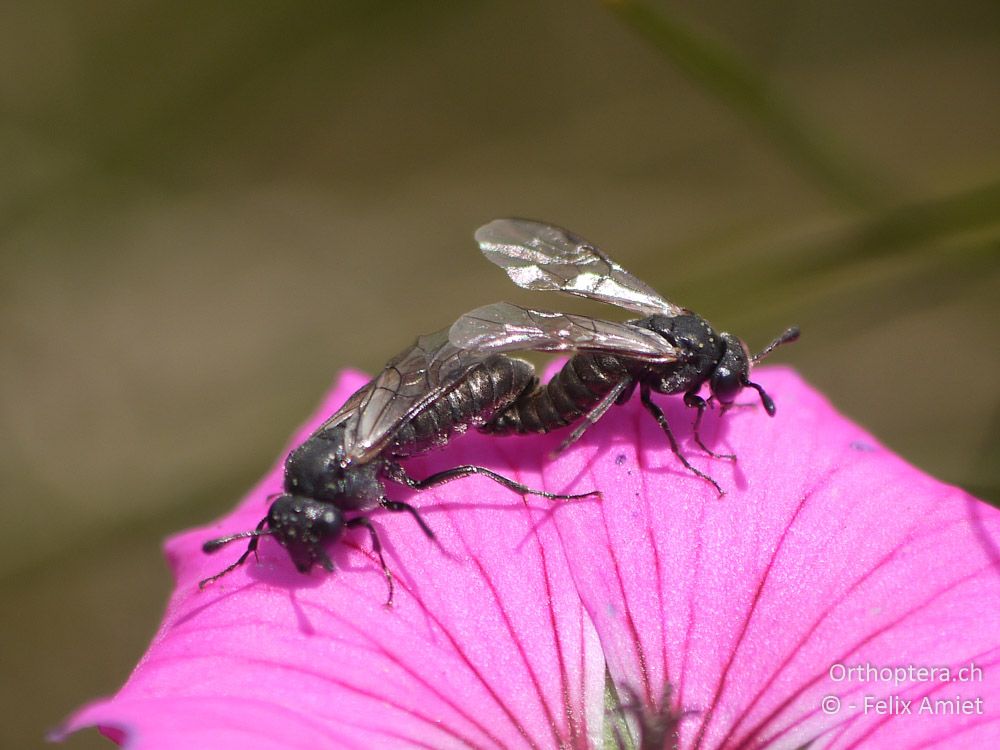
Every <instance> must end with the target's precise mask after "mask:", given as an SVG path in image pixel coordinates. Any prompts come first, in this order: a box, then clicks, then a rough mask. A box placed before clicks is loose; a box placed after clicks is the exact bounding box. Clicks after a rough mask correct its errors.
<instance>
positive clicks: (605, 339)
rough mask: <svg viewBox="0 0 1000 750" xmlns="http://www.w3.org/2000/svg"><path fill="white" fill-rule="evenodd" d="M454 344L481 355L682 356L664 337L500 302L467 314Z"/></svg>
mask: <svg viewBox="0 0 1000 750" xmlns="http://www.w3.org/2000/svg"><path fill="white" fill-rule="evenodd" d="M448 335H449V338H450V339H451V342H452V344H454V345H455V346H458V347H461V348H463V349H476V350H478V351H481V352H507V351H514V350H525V349H532V350H535V351H543V352H558V351H566V350H576V351H595V352H607V353H609V354H621V355H624V356H628V357H639V358H641V359H645V360H648V361H650V362H656V363H665V362H676V361H677V358H678V356H679V352H678V350H677V349H676V348H675V347H674V346H672V345H671V344H670V342H668V341H667V340H666V339H664V338H663V337H662V336H659V335H657V334H655V333H653V332H652V331H648V330H646V329H645V328H639V327H637V326H634V325H631V324H629V323H613V322H611V321H610V320H599V319H597V318H589V317H587V316H585V315H568V314H565V313H557V312H548V311H545V310H529V309H527V308H524V307H518V306H517V305H512V304H510V303H509V302H496V303H494V304H492V305H486V306H484V307H479V308H476V309H475V310H472V311H471V312H467V313H466V314H465V315H463V316H462V317H461V318H459V319H458V320H457V321H455V323H454V325H452V327H451V331H450V332H449V334H448Z"/></svg>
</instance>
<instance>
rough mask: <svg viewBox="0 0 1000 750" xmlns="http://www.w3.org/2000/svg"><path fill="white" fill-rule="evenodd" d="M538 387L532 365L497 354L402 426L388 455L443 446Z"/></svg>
mask: <svg viewBox="0 0 1000 750" xmlns="http://www.w3.org/2000/svg"><path fill="white" fill-rule="evenodd" d="M537 384H538V378H536V377H535V368H534V367H532V366H531V364H530V363H529V362H525V361H524V360H520V359H513V358H511V357H507V356H504V355H502V354H497V355H494V356H492V357H489V358H488V359H486V360H484V361H483V362H482V364H480V365H477V366H476V367H474V368H473V369H472V370H470V371H469V372H468V373H467V374H466V376H465V377H464V378H463V379H462V381H461V382H460V383H459V385H458V386H457V387H456V388H454V389H453V390H451V391H449V392H448V393H447V394H445V395H444V396H442V397H440V398H439V399H437V400H436V401H435V402H434V403H432V404H431V405H430V406H429V407H427V408H426V409H425V410H424V411H422V412H420V413H419V414H417V415H416V416H415V417H413V419H411V420H410V421H409V422H407V423H406V424H405V425H403V427H402V428H400V430H399V432H398V433H396V436H395V438H394V439H393V443H392V446H391V447H390V448H389V451H388V452H389V453H390V454H392V455H394V456H400V457H405V456H413V455H416V454H418V453H423V452H424V451H427V450H430V449H431V448H436V447H438V446H441V445H444V444H445V443H447V442H448V440H450V439H451V437H452V436H453V435H455V433H462V432H465V431H466V430H467V429H468V428H469V426H470V425H471V426H477V427H478V426H481V425H484V424H486V423H487V422H489V421H490V420H492V419H494V418H495V417H496V415H497V414H498V413H499V412H501V411H503V410H504V409H506V408H507V407H509V406H510V405H511V404H512V403H514V401H515V400H516V399H517V398H518V396H520V395H522V394H523V393H526V392H529V391H531V390H532V388H534V387H535V386H536V385H537Z"/></svg>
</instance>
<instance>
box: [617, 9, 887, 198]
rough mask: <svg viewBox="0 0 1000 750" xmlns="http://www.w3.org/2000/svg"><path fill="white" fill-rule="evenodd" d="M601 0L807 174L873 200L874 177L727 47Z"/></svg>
mask: <svg viewBox="0 0 1000 750" xmlns="http://www.w3.org/2000/svg"><path fill="white" fill-rule="evenodd" d="M604 3H605V4H606V5H607V6H608V7H609V8H610V9H611V10H612V11H613V12H615V13H616V14H617V15H618V16H619V18H621V19H622V20H623V21H625V22H626V23H627V24H628V25H629V26H631V27H632V28H633V29H634V30H635V31H637V32H639V34H641V35H642V36H643V37H645V38H646V40H647V41H649V42H651V43H652V44H653V46H654V47H656V49H657V50H659V51H660V52H661V53H662V54H663V55H664V56H665V57H666V58H667V59H669V60H670V61H671V62H672V63H673V64H674V65H676V66H677V67H678V68H679V69H680V70H681V72H683V73H684V74H685V75H687V76H688V77H689V78H690V79H692V80H693V81H694V82H695V83H697V84H699V85H700V86H702V87H703V88H705V89H706V90H707V91H710V92H712V93H713V94H715V96H716V97H717V98H718V99H720V100H721V101H722V102H723V103H725V104H726V105H728V106H729V107H730V108H731V109H733V110H734V111H735V112H736V113H737V114H739V115H740V116H741V117H743V118H744V119H745V120H747V121H749V122H750V123H752V124H753V125H754V126H755V127H757V129H758V130H760V131H762V132H763V133H764V134H765V135H766V136H767V137H769V138H770V140H771V141H772V142H773V143H774V145H775V146H777V147H778V149H779V150H780V151H781V152H782V153H784V155H785V156H786V158H787V159H788V161H789V162H790V163H792V164H793V165H794V166H795V167H797V168H798V169H799V171H800V172H802V173H803V174H804V175H805V176H807V177H809V178H811V179H812V180H814V181H815V182H816V183H817V184H819V185H821V186H822V187H823V188H824V189H825V190H826V191H827V192H828V193H829V194H830V195H831V196H832V197H833V198H835V199H836V200H838V201H839V202H840V203H842V204H844V205H846V206H848V207H850V208H864V207H868V206H870V205H871V204H873V203H875V202H877V198H878V193H880V192H881V191H880V190H879V189H877V187H876V186H877V185H878V184H879V183H878V181H877V180H875V179H872V178H871V177H869V176H867V175H865V174H864V170H862V169H860V168H858V167H857V166H856V160H854V159H851V158H848V157H847V156H846V155H845V154H844V153H842V150H841V149H840V148H839V147H838V146H836V145H835V144H834V139H833V138H832V137H831V136H830V135H829V134H826V133H823V132H821V131H820V130H819V129H818V128H817V127H816V126H815V125H813V124H811V123H807V122H806V121H805V119H804V118H803V117H802V116H801V114H799V113H798V112H797V111H796V110H795V109H794V108H793V107H792V106H791V105H790V104H789V103H788V102H787V101H786V100H785V99H784V97H783V96H782V95H781V93H780V92H779V91H778V90H777V89H776V88H775V87H774V86H772V85H771V84H770V83H768V81H766V80H765V79H764V78H763V77H762V76H760V75H758V74H757V73H756V72H755V71H754V70H753V69H752V68H751V67H750V66H749V65H747V64H746V63H745V62H744V61H743V60H740V59H739V58H738V56H737V55H736V54H735V53H734V52H732V51H731V50H729V49H727V48H725V47H724V46H723V45H721V44H719V43H718V42H716V41H714V40H711V39H708V38H706V37H705V36H703V35H699V34H697V33H695V32H694V31H693V30H692V29H690V28H688V27H687V26H685V25H684V24H683V23H681V22H680V21H678V20H677V19H676V18H673V17H671V16H669V15H667V14H665V13H662V12H660V11H657V10H654V9H652V8H650V7H648V6H647V5H646V4H644V3H642V2H638V1H637V0H604Z"/></svg>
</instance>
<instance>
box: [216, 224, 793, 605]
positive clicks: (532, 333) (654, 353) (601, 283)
mask: <svg viewBox="0 0 1000 750" xmlns="http://www.w3.org/2000/svg"><path fill="white" fill-rule="evenodd" d="M476 241H477V242H478V243H479V247H480V249H481V250H482V252H483V254H484V255H485V256H486V257H487V258H488V259H489V260H490V261H492V262H493V263H495V264H496V265H498V266H500V267H501V268H503V269H504V270H506V271H507V274H508V275H509V276H510V278H511V279H512V280H513V281H514V283H515V284H517V285H518V286H521V287H524V288H525V289H535V290H544V291H560V292H565V293H568V294H573V295H576V296H580V297H586V298H588V299H593V300H597V301H600V302H606V303H609V304H612V305H615V306H617V307H621V308H624V309H626V310H629V311H632V312H635V313H639V314H641V315H644V316H645V317H643V318H640V319H637V320H631V321H628V322H624V323H616V322H612V321H609V320H602V319H599V318H591V317H587V316H584V315H571V314H565V313H558V312H548V311H545V310H532V309H527V308H523V307H518V306H517V305H512V304H509V303H506V302H498V303H495V304H492V305H486V306H484V307H480V308H478V309H476V310H473V311H471V312H469V313H466V314H465V315H463V316H462V317H460V318H459V319H458V320H457V321H456V322H455V323H454V324H453V325H452V326H451V328H450V329H446V330H443V331H439V332H437V333H433V334H430V335H427V336H421V337H419V338H418V339H417V340H416V342H414V344H413V345H412V346H410V347H409V348H407V349H405V350H404V351H402V352H401V353H400V354H398V355H397V356H396V357H394V358H393V359H392V360H391V361H390V362H389V363H388V364H387V365H386V366H385V368H384V369H383V370H382V372H380V373H379V374H378V375H377V376H376V377H375V378H374V379H373V380H372V381H371V382H369V383H368V384H367V385H365V386H364V387H363V388H361V389H360V390H359V391H357V392H356V393H355V394H354V395H353V396H351V397H350V398H349V399H348V400H347V402H346V403H345V404H344V406H342V407H341V408H340V409H339V410H338V411H337V412H336V413H335V414H334V415H333V416H331V417H330V418H329V419H328V420H327V421H326V422H324V423H323V424H322V425H321V426H320V427H319V428H318V429H317V430H316V431H315V432H314V433H313V434H312V435H310V436H309V437H308V438H307V439H306V440H305V441H304V442H303V443H302V444H301V445H299V446H298V447H297V448H295V449H294V450H293V451H292V452H291V453H290V454H289V456H288V458H287V459H286V461H285V480H284V492H283V493H281V494H279V495H278V496H277V498H276V499H274V501H273V502H272V504H271V506H270V509H269V510H268V513H267V515H266V516H265V517H264V518H263V519H261V521H260V523H259V524H258V525H257V527H256V528H255V529H254V530H252V531H246V532H242V533H239V534H233V535H231V536H225V537H221V538H219V539H214V540H212V541H209V542H206V543H205V545H204V549H205V551H206V552H214V551H215V550H217V549H219V548H220V547H222V546H224V545H226V544H228V543H229V542H232V541H234V540H237V539H246V538H249V539H250V543H249V546H248V547H247V549H246V551H245V552H244V553H243V554H242V555H241V556H240V557H239V559H238V560H237V561H236V562H235V563H233V564H232V565H230V566H229V567H227V568H226V569H225V570H223V571H222V572H221V573H218V574H216V575H214V576H212V577H211V578H207V579H205V580H204V581H202V582H201V585H202V586H204V585H206V584H208V583H211V582H212V581H215V580H217V579H218V578H220V577H221V576H223V575H225V574H226V573H228V572H229V571H231V570H233V569H234V568H236V567H238V566H239V565H241V564H243V563H244V562H245V561H246V559H247V558H248V557H249V555H250V554H251V553H253V552H255V551H256V549H257V544H258V542H259V540H260V537H262V536H272V537H274V538H275V539H276V540H277V541H278V543H279V544H281V545H282V546H283V547H284V548H285V549H286V550H287V551H288V554H289V556H290V557H291V559H292V562H293V563H294V564H295V566H296V568H298V570H299V571H301V572H303V573H305V572H308V571H309V570H310V569H311V568H312V566H313V565H314V564H319V565H321V566H323V567H324V568H326V569H327V570H332V569H333V563H332V562H331V561H330V558H329V556H328V555H327V553H326V550H325V546H326V544H327V543H329V542H332V541H334V540H336V539H338V538H339V537H340V535H341V534H342V533H343V531H344V529H345V528H353V527H357V526H361V527H364V528H366V529H367V530H368V532H369V534H370V536H371V542H372V548H373V550H374V552H375V553H376V555H377V556H378V558H379V561H380V563H381V566H382V571H383V573H384V575H385V577H386V581H387V582H388V585H389V601H390V602H391V601H392V591H393V588H392V576H391V574H390V572H389V569H388V567H386V564H385V561H384V559H383V558H382V547H381V543H380V541H379V537H378V533H377V532H376V530H375V527H374V526H373V525H372V524H371V522H370V520H369V519H368V516H367V513H368V511H370V510H373V509H375V508H379V507H381V508H385V509H386V510H389V511H399V512H406V513H409V514H410V515H412V516H413V518H414V519H415V520H416V522H417V523H418V524H419V526H420V528H421V529H422V530H423V532H424V533H425V534H426V535H427V536H428V537H429V538H431V539H433V538H434V534H433V532H432V531H431V529H430V528H429V527H428V526H427V524H426V523H425V522H424V520H423V519H422V518H421V516H420V513H419V512H418V511H417V509H416V508H414V507H413V506H412V505H410V504H408V503H405V502H401V501H397V500H391V499H389V498H388V497H387V496H386V494H385V480H391V481H393V482H396V483H398V484H401V485H403V486H406V487H409V488H411V489H415V490H421V489H426V488H429V487H433V486H435V485H438V484H442V483H444V482H448V481H451V480H453V479H458V478H461V477H465V476H468V475H470V474H479V475H482V476H486V477H488V478H490V479H492V480H493V481H495V482H498V483H499V484H502V485H503V486H505V487H507V488H509V489H511V490H514V491H515V492H519V493H522V494H534V495H541V496H543V497H547V498H551V499H558V500H570V499H577V498H582V497H586V496H589V495H596V494H598V493H597V492H596V491H595V492H588V493H583V494H579V495H566V494H555V493H549V492H542V491H539V490H533V489H530V488H528V487H526V486H524V485H523V484H520V483H518V482H515V481H513V480H511V479H508V478H506V477H503V476H501V475H499V474H496V473H495V472H493V471H490V470H489V469H486V468H484V467H481V466H472V465H468V466H457V467H455V468H452V469H448V470H445V471H441V472H438V473H436V474H433V475H432V476H429V477H427V478H425V479H422V480H416V479H413V478H411V477H410V476H409V475H408V474H407V473H406V471H405V470H404V469H403V466H402V465H401V464H400V459H405V458H408V457H410V456H414V455H417V454H420V453H423V452H425V451H427V450H430V449H432V448H437V447H440V446H443V445H444V444H445V443H447V442H448V440H449V439H450V438H451V437H452V436H454V435H455V434H459V433H462V432H464V431H465V430H467V429H468V428H469V427H475V428H476V429H477V430H479V431H480V432H484V433H488V434H493V435H509V434H512V433H516V434H530V433H541V432H550V431H552V430H556V429H560V428H563V427H570V426H571V425H576V427H575V428H574V429H573V430H572V432H571V433H570V434H569V436H568V437H567V438H566V439H565V440H564V441H563V443H562V444H561V445H560V447H559V449H558V450H560V451H561V450H563V449H565V448H566V447H567V446H569V445H571V444H572V443H573V442H575V441H576V440H578V439H579V438H580V436H581V435H583V433H584V431H585V430H586V429H587V428H588V427H589V426H590V425H592V424H594V423H595V422H596V421H597V420H599V419H600V418H601V417H602V416H603V415H604V414H605V413H606V412H607V411H608V409H609V408H611V406H613V405H614V404H621V403H624V402H625V401H627V400H628V399H629V398H630V397H631V396H632V394H633V393H634V392H635V389H636V388H638V389H639V397H640V400H641V401H642V404H643V406H644V407H645V408H646V410H647V411H649V412H650V414H652V416H653V417H654V418H655V419H656V420H657V422H658V423H659V425H660V426H661V427H662V429H663V431H664V433H665V434H666V437H667V440H668V441H669V443H670V447H671V450H673V452H674V453H675V454H676V455H677V457H678V459H679V460H680V461H681V463H682V464H683V465H684V467H685V468H686V469H687V470H688V471H690V472H692V473H693V474H696V475H697V476H699V477H701V478H702V479H703V480H705V481H706V482H709V483H711V484H712V486H713V487H714V488H715V489H716V490H717V491H718V492H719V494H722V488H721V487H720V486H719V484H718V483H717V482H716V481H715V480H714V479H712V478H711V477H710V476H708V475H707V474H705V473H703V472H701V471H699V470H698V469H696V468H694V467H693V466H691V464H690V463H689V462H688V460H687V459H686V458H685V457H684V454H683V453H681V451H680V449H679V447H678V445H677V440H676V438H675V437H674V435H673V433H672V432H671V430H670V426H669V425H668V424H667V420H666V418H665V417H664V415H663V412H662V410H661V409H660V407H659V406H657V405H656V403H655V402H654V401H653V400H652V398H651V394H652V393H654V392H655V393H663V394H676V393H683V394H684V403H685V404H686V405H687V406H689V407H692V408H694V409H696V410H697V415H696V417H695V420H694V437H695V442H696V443H697V445H698V446H699V447H700V448H701V449H702V450H704V451H705V452H706V453H707V454H709V455H711V456H714V457H716V458H728V459H733V458H734V457H733V456H725V455H720V454H717V453H714V452H713V451H711V450H710V449H709V448H708V447H707V446H705V445H704V443H703V442H702V440H701V437H700V436H699V432H698V430H699V427H700V425H701V420H702V417H703V415H704V413H705V409H706V408H707V406H708V402H706V400H705V399H703V398H702V397H701V396H700V395H699V394H698V392H699V391H700V390H701V388H702V386H703V385H704V384H705V383H706V382H707V383H708V386H709V390H710V392H711V398H710V399H709V401H711V400H715V401H717V402H719V404H720V405H721V407H722V409H726V408H727V407H729V406H731V405H732V404H733V402H734V401H735V399H736V397H737V396H738V395H739V394H740V392H741V391H742V390H743V389H744V388H753V389H754V390H756V391H757V393H758V394H759V396H760V400H761V403H762V404H763V405H764V408H765V410H766V411H767V413H768V414H769V415H771V416H773V415H774V411H775V407H774V402H773V401H772V400H771V398H770V397H769V396H768V395H767V393H765V392H764V389H763V388H761V386H760V385H758V384H757V383H754V382H752V381H751V380H750V368H751V366H752V365H755V364H756V363H757V362H759V361H760V360H761V359H762V358H763V357H765V356H766V355H767V354H768V353H770V352H771V351H772V350H773V349H774V348H775V347H777V346H779V345H781V344H784V343H787V342H789V341H794V340H795V339H796V338H798V333H799V332H798V329H797V328H789V329H788V330H787V331H785V332H784V333H783V334H782V335H781V336H779V337H778V338H776V339H775V340H774V341H772V342H771V343H770V344H769V345H768V346H767V347H765V349H764V350H763V351H761V352H760V353H759V354H755V355H752V356H751V355H750V353H749V351H748V349H747V347H746V345H745V344H744V343H743V342H742V341H741V340H740V339H738V338H737V337H735V336H733V335H732V334H729V333H716V332H715V331H714V330H713V329H712V327H711V326H710V325H709V324H708V322H707V321H706V320H705V319H704V318H702V317H701V316H700V315H697V314H696V313H693V312H691V311H690V310H687V309H685V308H682V307H678V306H677V305H675V304H673V303H672V302H669V301H668V300H666V299H664V298H663V297H661V296H660V295H659V294H657V293H656V292H655V291H654V290H653V289H652V288H650V287H649V286H647V285H646V284H645V283H643V282H642V281H640V280H639V279H637V278H636V277H635V276H633V275H632V274H630V273H629V272H628V271H626V270H625V269H624V268H622V267H621V266H620V265H618V264H617V263H615V262H614V261H613V260H611V258H609V257H608V256H607V255H606V254H605V253H603V252H602V251H601V250H599V249H598V248H597V247H595V246H594V245H592V244H591V243H589V242H587V241H586V240H584V239H582V238H580V237H577V236H576V235H574V234H572V233H570V232H568V231H567V230H565V229H561V228H559V227H555V226H552V225H549V224H543V223H540V222H535V221H527V220H524V219H499V220H497V221H493V222H491V223H489V224H487V225H486V226H484V227H481V228H480V229H479V230H478V231H477V232H476ZM528 350H531V351H545V352H552V351H572V352H576V354H575V355H574V356H573V357H572V358H571V359H570V360H569V361H568V362H567V363H566V365H565V366H564V367H563V368H562V369H561V370H560V371H559V372H558V373H557V374H556V376H555V377H554V378H553V379H552V380H551V381H550V382H549V383H547V384H540V383H539V381H538V378H537V377H536V375H535V372H534V368H533V367H532V366H531V364H529V363H528V362H525V361H523V360H520V359H516V358H513V357H510V356H508V355H507V354H506V352H513V351H528ZM346 514H352V517H351V518H348V517H347V515H346Z"/></svg>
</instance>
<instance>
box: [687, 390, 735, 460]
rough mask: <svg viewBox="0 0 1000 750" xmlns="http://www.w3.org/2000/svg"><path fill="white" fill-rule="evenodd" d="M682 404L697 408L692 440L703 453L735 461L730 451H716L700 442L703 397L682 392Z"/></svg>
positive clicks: (703, 408)
mask: <svg viewBox="0 0 1000 750" xmlns="http://www.w3.org/2000/svg"><path fill="white" fill-rule="evenodd" d="M684 405H685V406H690V407H693V408H695V409H697V410H698V416H697V417H695V418H694V441H695V442H696V443H697V444H698V447H699V448H701V449H702V450H703V451H705V453H707V454H708V455H710V456H711V457H712V458H722V459H725V460H726V461H735V460H736V456H734V455H733V454H732V453H716V452H715V451H713V450H712V449H711V448H709V447H708V446H707V445H705V444H704V443H703V442H701V433H700V432H699V429H700V428H701V418H702V416H704V414H705V407H706V406H707V404H706V403H705V399H703V398H702V397H701V396H699V395H698V394H697V393H685V394H684Z"/></svg>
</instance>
